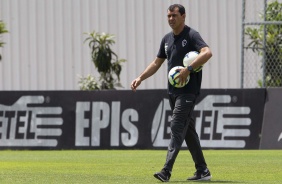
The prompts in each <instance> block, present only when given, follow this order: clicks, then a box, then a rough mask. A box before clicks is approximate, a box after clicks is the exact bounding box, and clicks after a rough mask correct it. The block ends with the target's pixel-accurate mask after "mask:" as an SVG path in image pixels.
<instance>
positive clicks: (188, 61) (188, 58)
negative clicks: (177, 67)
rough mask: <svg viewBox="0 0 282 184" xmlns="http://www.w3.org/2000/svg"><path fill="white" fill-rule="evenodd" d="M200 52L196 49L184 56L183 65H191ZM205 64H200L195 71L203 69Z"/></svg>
mask: <svg viewBox="0 0 282 184" xmlns="http://www.w3.org/2000/svg"><path fill="white" fill-rule="evenodd" d="M198 55H199V53H198V52H196V51H191V52H188V53H187V54H186V55H185V56H184V58H183V65H184V66H185V67H187V66H189V65H190V64H191V63H192V62H193V61H194V60H195V59H196V57H198ZM202 68H203V66H199V67H198V68H194V71H195V72H199V71H201V70H202Z"/></svg>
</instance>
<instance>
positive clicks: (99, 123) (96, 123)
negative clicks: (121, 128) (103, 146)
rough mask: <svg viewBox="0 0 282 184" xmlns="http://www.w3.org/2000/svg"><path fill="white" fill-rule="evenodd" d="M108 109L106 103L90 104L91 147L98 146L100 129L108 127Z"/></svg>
mask: <svg viewBox="0 0 282 184" xmlns="http://www.w3.org/2000/svg"><path fill="white" fill-rule="evenodd" d="M109 117H110V107H109V105H108V104H107V103H106V102H93V104H92V130H91V132H92V135H91V146H100V129H102V128H106V127H107V126H108V125H109V122H110V121H109V119H110V118H109Z"/></svg>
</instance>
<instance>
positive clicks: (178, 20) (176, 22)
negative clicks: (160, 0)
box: [167, 7, 185, 29]
mask: <svg viewBox="0 0 282 184" xmlns="http://www.w3.org/2000/svg"><path fill="white" fill-rule="evenodd" d="M167 20H168V24H169V25H170V27H171V28H172V29H177V28H179V26H180V25H182V24H183V23H184V21H185V14H183V15H180V13H179V9H178V8H177V7H176V8H174V10H173V11H169V10H167Z"/></svg>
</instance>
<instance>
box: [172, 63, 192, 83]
mask: <svg viewBox="0 0 282 184" xmlns="http://www.w3.org/2000/svg"><path fill="white" fill-rule="evenodd" d="M182 68H184V67H183V66H175V67H173V68H172V69H171V70H170V71H169V72H168V81H169V83H170V84H171V85H172V86H174V87H176V88H182V87H184V86H185V85H186V84H188V82H189V80H190V75H188V77H187V80H186V82H185V83H183V84H182V85H181V84H180V83H179V79H178V78H177V79H175V78H176V77H177V76H178V75H179V73H180V72H179V71H176V70H177V69H182Z"/></svg>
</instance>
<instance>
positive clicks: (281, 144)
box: [260, 88, 282, 149]
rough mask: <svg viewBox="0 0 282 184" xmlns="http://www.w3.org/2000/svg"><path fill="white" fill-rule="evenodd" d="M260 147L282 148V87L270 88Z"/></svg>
mask: <svg viewBox="0 0 282 184" xmlns="http://www.w3.org/2000/svg"><path fill="white" fill-rule="evenodd" d="M263 118H264V119H263V129H262V137H261V144H260V149H282V88H268V89H267V96H266V101H265V110H264V117H263Z"/></svg>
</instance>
